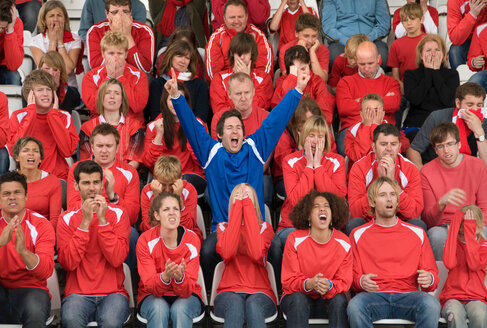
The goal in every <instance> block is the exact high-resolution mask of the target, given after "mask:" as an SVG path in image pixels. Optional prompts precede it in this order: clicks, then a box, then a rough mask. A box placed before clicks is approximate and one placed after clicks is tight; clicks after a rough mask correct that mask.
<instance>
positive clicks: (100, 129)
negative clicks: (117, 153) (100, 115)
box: [90, 123, 120, 145]
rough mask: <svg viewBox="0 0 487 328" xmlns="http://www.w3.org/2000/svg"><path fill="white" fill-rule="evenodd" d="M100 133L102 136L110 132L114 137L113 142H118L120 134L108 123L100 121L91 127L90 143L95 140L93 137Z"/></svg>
mask: <svg viewBox="0 0 487 328" xmlns="http://www.w3.org/2000/svg"><path fill="white" fill-rule="evenodd" d="M99 134H101V135H102V136H107V135H109V134H112V135H113V137H115V143H116V144H117V145H118V144H119V143H120V134H119V133H118V131H117V129H116V128H115V127H114V126H112V125H111V124H109V123H102V124H99V125H97V126H95V128H94V129H93V132H91V135H90V144H92V143H93V142H94V141H95V137H96V136H97V135H99Z"/></svg>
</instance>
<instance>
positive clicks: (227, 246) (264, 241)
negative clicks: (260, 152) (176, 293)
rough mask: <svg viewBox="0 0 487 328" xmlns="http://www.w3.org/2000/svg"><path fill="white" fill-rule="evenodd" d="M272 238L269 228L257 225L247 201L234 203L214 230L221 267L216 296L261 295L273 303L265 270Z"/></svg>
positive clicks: (272, 294)
mask: <svg viewBox="0 0 487 328" xmlns="http://www.w3.org/2000/svg"><path fill="white" fill-rule="evenodd" d="M242 222H243V224H242ZM272 237H274V230H273V229H272V226H270V225H269V224H268V223H267V222H262V223H261V224H259V219H258V218H257V214H256V212H255V208H254V204H253V203H252V201H251V200H250V198H249V197H247V198H244V199H242V200H238V199H237V200H235V203H233V205H232V209H231V211H230V217H229V219H228V223H226V222H221V223H220V224H219V225H218V228H217V239H218V241H217V243H216V251H217V252H218V254H220V256H221V257H222V259H223V261H224V263H225V271H223V275H222V279H221V281H220V284H219V285H218V289H217V293H223V292H228V291H231V292H235V293H249V294H254V293H264V294H266V295H267V296H269V297H270V298H271V299H272V300H273V301H274V303H276V297H275V295H274V293H273V291H272V288H271V284H270V282H269V279H268V277H267V270H266V268H265V266H266V265H267V251H268V249H269V246H270V245H271V241H272Z"/></svg>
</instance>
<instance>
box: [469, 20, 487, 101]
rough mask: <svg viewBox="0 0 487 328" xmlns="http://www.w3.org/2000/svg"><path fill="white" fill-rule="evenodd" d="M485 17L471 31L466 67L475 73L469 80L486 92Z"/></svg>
mask: <svg viewBox="0 0 487 328" xmlns="http://www.w3.org/2000/svg"><path fill="white" fill-rule="evenodd" d="M486 27H487V19H486V22H485V23H484V24H482V25H479V26H478V27H477V28H476V29H475V30H474V33H473V36H472V43H471V45H470V50H469V51H468V61H467V64H468V67H469V68H470V69H471V70H472V71H474V72H477V73H475V74H474V75H473V76H472V77H470V79H469V81H470V82H475V83H478V84H479V85H480V86H481V87H482V88H484V90H485V91H486V92H487V66H486V65H485V56H486V55H487V30H486V29H485V28H486Z"/></svg>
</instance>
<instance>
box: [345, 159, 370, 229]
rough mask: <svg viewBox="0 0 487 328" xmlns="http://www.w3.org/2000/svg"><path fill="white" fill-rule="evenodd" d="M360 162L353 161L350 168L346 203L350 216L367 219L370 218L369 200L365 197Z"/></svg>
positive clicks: (365, 190) (363, 177) (365, 192)
mask: <svg viewBox="0 0 487 328" xmlns="http://www.w3.org/2000/svg"><path fill="white" fill-rule="evenodd" d="M364 159H365V158H364ZM360 163H361V162H357V163H355V164H354V165H353V166H352V168H351V170H350V175H349V178H348V204H349V206H350V214H351V217H352V218H363V219H365V220H367V221H368V220H370V217H369V200H368V199H367V187H366V186H365V176H364V175H363V172H362V170H361V169H360V167H359V165H358V164H360Z"/></svg>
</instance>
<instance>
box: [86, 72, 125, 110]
mask: <svg viewBox="0 0 487 328" xmlns="http://www.w3.org/2000/svg"><path fill="white" fill-rule="evenodd" d="M92 67H93V66H92ZM95 77H96V79H100V80H99V81H98V83H97V84H96V83H95V81H94V80H95ZM105 80H106V70H105V68H104V67H103V66H101V67H96V68H93V69H91V70H90V71H89V72H88V73H86V74H85V76H84V77H83V82H82V84H81V95H82V96H81V98H82V99H83V102H84V103H85V105H86V107H87V108H88V109H89V110H90V117H96V116H98V115H99V114H98V111H97V110H96V96H97V94H98V86H99V85H101V84H102V83H103V82H104V81H105ZM124 87H125V86H124ZM125 92H127V89H125ZM129 103H130V99H129Z"/></svg>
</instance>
